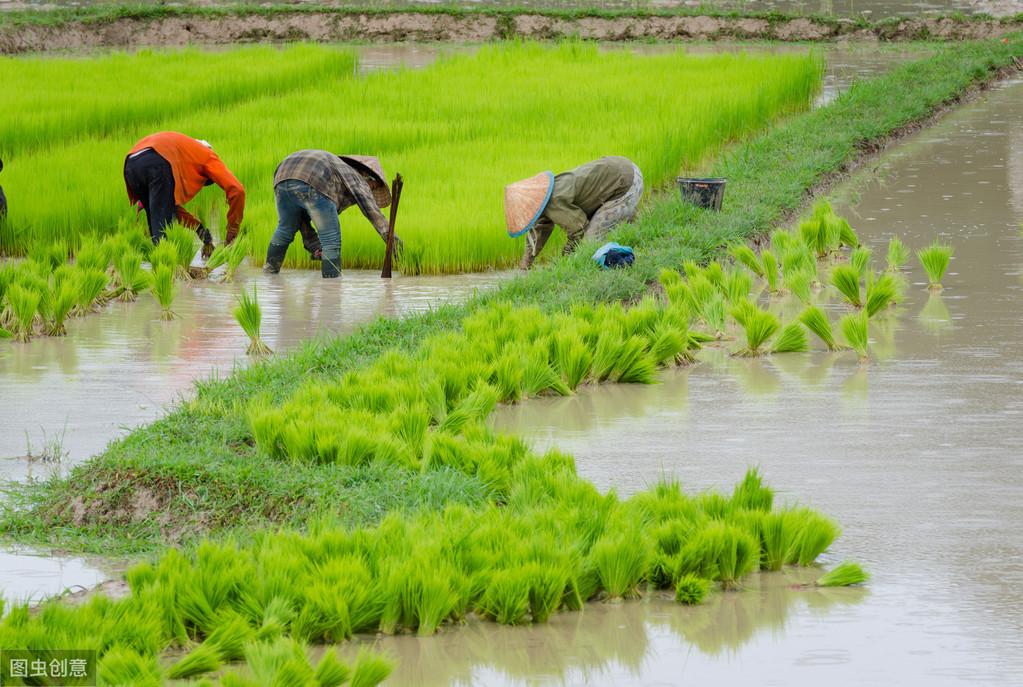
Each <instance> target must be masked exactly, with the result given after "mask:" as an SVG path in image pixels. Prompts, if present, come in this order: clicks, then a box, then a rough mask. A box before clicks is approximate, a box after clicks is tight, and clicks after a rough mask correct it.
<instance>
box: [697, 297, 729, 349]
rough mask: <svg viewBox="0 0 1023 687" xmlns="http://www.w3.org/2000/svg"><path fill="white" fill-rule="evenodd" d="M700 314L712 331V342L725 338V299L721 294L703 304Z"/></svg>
mask: <svg viewBox="0 0 1023 687" xmlns="http://www.w3.org/2000/svg"><path fill="white" fill-rule="evenodd" d="M700 314H701V316H702V317H703V321H704V322H705V323H706V324H707V327H708V328H709V329H710V331H711V334H710V336H711V337H712V340H713V339H723V338H724V337H725V297H724V296H722V295H721V294H720V293H715V294H714V295H712V296H711V297H710V298H708V299H707V300H706V301H705V302H704V303H703V307H702V309H701V310H700Z"/></svg>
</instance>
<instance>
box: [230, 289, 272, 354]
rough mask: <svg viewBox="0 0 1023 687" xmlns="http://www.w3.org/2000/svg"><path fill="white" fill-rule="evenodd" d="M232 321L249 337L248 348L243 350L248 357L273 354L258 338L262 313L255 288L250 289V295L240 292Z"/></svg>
mask: <svg viewBox="0 0 1023 687" xmlns="http://www.w3.org/2000/svg"><path fill="white" fill-rule="evenodd" d="M234 319H236V320H237V321H238V324H239V325H241V328H242V329H243V330H245V333H246V334H247V335H248V337H249V347H248V348H247V349H246V350H245V352H246V354H248V355H258V356H262V355H270V354H271V353H273V351H272V350H270V347H269V346H267V345H266V344H265V343H263V340H262V339H261V338H260V337H259V329H260V325H261V324H262V321H263V312H262V310H261V309H260V307H259V300H258V298H257V294H256V287H254V286H253V287H252V293H251V294H250V293H249V292H248V291H242V295H241V297H240V298H239V299H238V305H237V306H235V309H234Z"/></svg>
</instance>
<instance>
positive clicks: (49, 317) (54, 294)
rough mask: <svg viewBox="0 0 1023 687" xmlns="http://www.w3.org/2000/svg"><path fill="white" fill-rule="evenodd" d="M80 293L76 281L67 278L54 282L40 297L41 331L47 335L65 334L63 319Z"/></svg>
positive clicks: (73, 305) (76, 301)
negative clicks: (42, 322) (42, 320)
mask: <svg viewBox="0 0 1023 687" xmlns="http://www.w3.org/2000/svg"><path fill="white" fill-rule="evenodd" d="M79 297H80V293H79V291H78V285H77V282H76V281H73V280H70V279H67V280H64V281H61V282H59V283H57V282H54V283H53V284H52V285H51V287H50V289H49V290H48V291H47V292H46V294H45V296H44V298H43V299H42V313H43V319H44V320H45V324H44V326H43V331H44V332H45V333H46V335H47V336H66V335H67V328H66V327H65V326H64V321H65V320H66V319H67V317H68V315H69V314H70V313H71V309H72V308H74V307H75V304H76V303H78V300H79Z"/></svg>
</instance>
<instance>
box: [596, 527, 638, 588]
mask: <svg viewBox="0 0 1023 687" xmlns="http://www.w3.org/2000/svg"><path fill="white" fill-rule="evenodd" d="M651 554H652V551H651V545H650V542H649V541H648V540H647V539H646V538H645V537H643V536H642V535H641V534H640V533H639V532H622V533H614V534H609V535H605V536H604V537H602V538H600V539H599V540H597V542H596V543H595V544H594V545H593V548H592V549H590V560H591V562H592V563H593V565H594V567H595V569H596V571H597V575H598V576H599V578H600V585H601V586H602V587H603V588H604V591H605V592H607V595H608V597H609V598H611V599H622V598H625V597H627V596H632V595H633V594H634V593H635V592H636V589H637V588H638V587H639V585H640V583H641V582H643V580H644V579H646V576H647V572H648V571H649V569H650V566H651V564H652V562H653V557H652V555H651Z"/></svg>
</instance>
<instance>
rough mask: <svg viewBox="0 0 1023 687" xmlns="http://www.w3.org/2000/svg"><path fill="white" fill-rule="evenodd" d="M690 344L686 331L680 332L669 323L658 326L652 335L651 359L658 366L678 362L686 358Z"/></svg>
mask: <svg viewBox="0 0 1023 687" xmlns="http://www.w3.org/2000/svg"><path fill="white" fill-rule="evenodd" d="M688 348H689V342H688V339H687V337H686V330H685V329H682V330H679V329H678V328H676V327H673V326H671V325H670V324H668V323H666V322H665V323H662V324H660V325H658V327H657V329H655V330H654V332H653V334H652V335H651V342H650V353H649V354H650V357H651V358H653V360H654V362H655V363H656V364H657V365H666V364H668V363H670V362H678V361H679V359H680V356H681V358H682V359H685V358H686V353H687V350H688Z"/></svg>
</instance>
